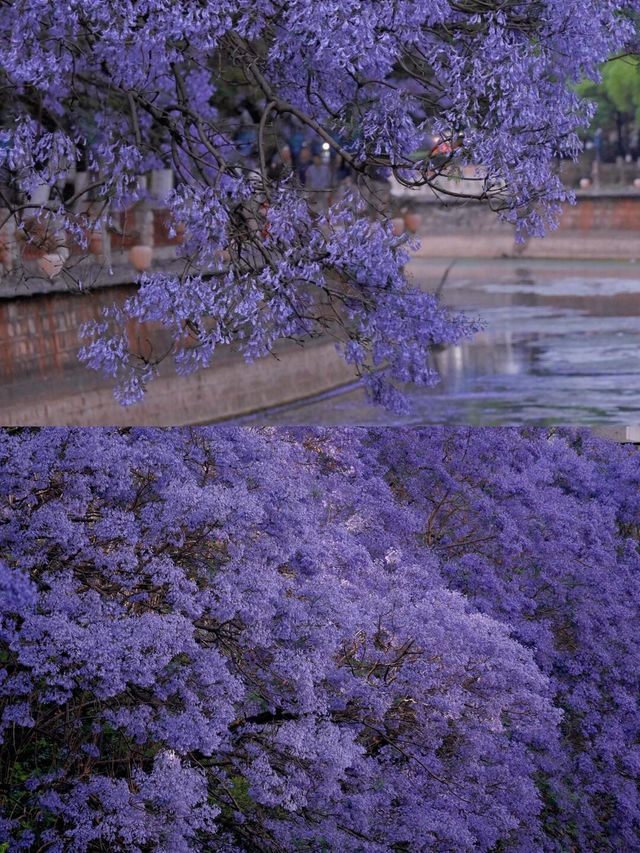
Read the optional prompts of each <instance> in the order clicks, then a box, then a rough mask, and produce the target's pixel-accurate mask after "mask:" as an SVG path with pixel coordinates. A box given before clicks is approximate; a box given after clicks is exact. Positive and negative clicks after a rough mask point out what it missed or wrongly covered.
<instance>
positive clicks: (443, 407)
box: [251, 247, 640, 426]
mask: <svg viewBox="0 0 640 853" xmlns="http://www.w3.org/2000/svg"><path fill="white" fill-rule="evenodd" d="M639 250H640V247H639ZM639 254H640V251H639ZM447 266H448V262H446V261H442V260H437V261H428V260H414V261H412V263H411V267H410V269H411V274H412V276H413V278H414V279H415V280H416V281H419V282H420V284H421V285H422V286H424V287H426V288H428V289H430V290H435V289H436V288H437V287H438V284H439V283H440V282H441V280H442V276H443V273H444V271H445V269H446V267H447ZM442 298H443V301H445V302H446V303H447V304H449V305H451V306H454V307H456V308H458V309H461V310H465V311H466V312H467V313H469V314H470V315H472V316H477V317H481V318H482V320H483V321H484V323H485V331H483V332H481V333H479V334H477V335H476V336H475V337H474V338H473V339H472V340H470V341H467V342H465V343H463V344H461V345H460V346H456V347H449V348H447V349H446V350H444V351H441V352H438V353H436V354H434V356H433V358H434V363H435V365H436V366H437V368H438V370H439V372H440V375H441V377H442V379H441V382H440V384H439V385H438V386H436V387H435V388H432V389H414V390H411V391H410V392H409V395H410V398H411V401H412V404H413V411H412V413H411V414H410V415H409V416H407V417H398V416H397V415H393V414H390V413H389V412H386V411H384V410H381V409H378V408H375V407H371V406H369V405H368V404H367V402H366V400H365V397H364V393H363V391H362V389H361V388H357V387H356V388H351V389H349V390H346V391H341V392H336V393H333V394H329V395H325V396H324V397H323V398H320V399H315V400H312V401H308V402H305V403H302V404H297V405H294V406H287V407H283V408H281V409H278V410H273V411H270V412H267V413H261V414H260V415H255V416H253V417H252V419H251V420H252V421H253V422H259V423H265V424H266V423H269V424H326V425H337V424H366V425H373V424H380V425H383V424H474V425H496V426H497V425H525V424H530V425H538V426H546V425H550V424H573V425H591V426H596V425H607V424H611V425H613V424H624V425H632V424H639V423H640V263H635V262H628V261H625V262H620V263H615V262H611V261H602V262H599V261H588V262H576V261H557V260H553V261H552V260H539V259H526V260H525V259H522V260H512V259H504V260H498V261H496V260H468V259H464V260H462V259H461V260H459V261H457V262H456V263H455V264H454V266H453V267H452V268H451V270H450V272H449V274H448V277H447V279H446V282H445V284H444V287H443V289H442Z"/></svg>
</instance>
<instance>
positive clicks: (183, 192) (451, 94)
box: [0, 0, 637, 403]
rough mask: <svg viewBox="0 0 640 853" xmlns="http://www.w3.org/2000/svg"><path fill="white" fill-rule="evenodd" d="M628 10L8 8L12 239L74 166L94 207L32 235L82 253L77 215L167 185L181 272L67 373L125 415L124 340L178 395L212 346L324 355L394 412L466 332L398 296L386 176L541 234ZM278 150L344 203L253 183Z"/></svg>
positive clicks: (627, 32)
mask: <svg viewBox="0 0 640 853" xmlns="http://www.w3.org/2000/svg"><path fill="white" fill-rule="evenodd" d="M635 11H637V0H536V2H520V0H482V2H480V0H463V1H462V2H461V1H460V0H377V2H375V3H372V2H366V0H314V2H312V3H309V2H307V0H260V2H256V0H233V2H230V0H202V2H174V0H171V2H167V0H145V2H136V3H131V2H129V0H109V2H95V0H70V2H65V3H59V2H53V0H5V2H3V3H2V15H1V16H0V86H1V87H2V91H3V93H4V97H3V103H2V107H1V114H0V135H1V141H2V145H1V146H0V166H3V167H4V168H5V169H7V170H9V171H10V173H11V175H12V181H13V186H14V189H15V190H16V192H17V195H16V197H15V198H14V199H10V198H8V197H6V198H5V199H4V202H3V204H2V206H4V207H8V208H9V209H10V210H11V211H12V212H13V213H14V214H16V215H17V216H18V224H19V227H21V226H22V224H23V222H24V219H25V218H28V217H29V216H33V214H34V207H35V208H36V209H37V208H38V207H39V205H38V204H35V203H34V202H33V201H31V200H30V193H31V192H32V191H34V190H35V188H37V187H38V186H39V185H42V184H43V183H44V184H49V185H51V186H53V185H54V184H55V183H56V181H57V180H59V179H60V178H61V177H62V176H64V174H65V172H66V171H67V170H68V169H69V168H70V166H72V165H73V164H75V163H76V162H78V161H82V163H83V164H84V167H85V168H87V169H88V170H89V171H90V173H91V174H92V175H93V179H92V188H91V191H90V190H89V188H86V190H82V191H81V194H80V197H78V196H77V195H76V196H74V197H73V198H71V199H68V198H67V199H65V198H64V197H63V194H62V193H61V192H60V191H55V190H54V191H53V192H52V196H51V198H50V201H49V204H48V205H47V208H46V210H47V211H48V212H42V213H41V214H40V217H41V219H40V232H38V233H41V231H42V228H44V229H45V231H46V232H47V233H48V234H49V235H51V234H52V233H62V232H63V231H65V230H66V232H67V233H72V234H75V236H76V238H77V240H78V241H79V242H82V241H83V240H85V242H86V239H87V238H86V228H85V227H84V226H85V225H86V223H83V222H82V221H80V220H81V218H80V219H79V218H78V215H77V203H78V201H79V200H80V201H82V197H83V195H84V197H89V196H90V195H91V197H92V198H93V199H94V201H96V202H98V204H94V205H93V208H92V210H93V215H101V216H103V217H106V218H108V217H109V216H110V215H113V214H114V212H115V211H116V210H118V209H120V208H122V207H123V206H126V205H128V204H130V203H131V202H132V201H133V200H135V199H136V198H137V197H138V195H139V192H140V190H139V188H138V180H137V179H138V176H139V175H140V174H142V173H144V172H146V171H148V170H149V169H153V168H158V167H163V166H164V167H169V168H172V169H174V171H175V172H176V174H177V175H178V178H179V185H178V187H177V188H176V190H175V191H174V193H173V194H172V195H171V196H170V198H169V200H168V204H169V207H170V209H171V211H172V213H173V216H174V218H175V227H176V228H178V227H181V226H184V227H185V229H186V240H185V243H184V246H183V249H182V260H183V264H182V267H181V270H180V271H177V272H173V273H166V272H164V273H153V274H147V275H145V276H144V277H143V278H142V280H141V283H140V289H139V291H138V293H137V295H136V296H135V297H134V298H132V299H131V300H130V301H129V302H128V303H127V304H126V306H125V307H124V308H123V309H120V310H115V309H114V310H113V311H112V312H110V313H109V312H108V315H107V316H105V318H104V322H101V323H98V324H97V325H94V326H92V327H91V328H89V329H87V335H88V337H89V341H88V343H87V346H86V349H85V351H84V355H83V357H84V358H85V360H86V361H87V363H88V364H90V365H91V366H93V367H95V368H98V369H102V370H105V371H107V372H108V373H109V374H111V375H113V376H114V378H116V379H117V381H118V383H119V385H118V387H119V391H118V393H119V395H120V397H121V398H122V400H123V401H125V402H131V401H134V400H137V399H139V398H140V397H141V395H142V394H143V393H144V389H145V387H146V384H147V383H148V381H149V380H150V379H151V378H152V377H153V376H154V375H155V373H156V371H157V364H158V360H159V359H160V357H161V355H162V353H158V352H153V353H149V351H148V350H145V349H144V348H143V349H142V350H138V351H131V349H130V345H129V341H128V339H127V336H126V334H125V329H126V326H127V323H129V324H130V323H131V321H132V320H134V321H136V322H138V321H140V322H155V323H160V324H161V325H163V326H165V327H166V329H167V331H168V333H169V335H170V338H171V344H172V347H171V351H172V352H173V355H174V357H175V361H176V366H177V369H178V370H179V371H181V372H188V371H192V370H195V369H197V368H198V367H200V366H202V365H207V364H209V363H210V361H211V359H212V357H213V354H214V351H215V349H216V347H218V346H219V345H220V344H232V345H234V346H236V347H237V348H238V349H239V350H240V351H242V352H243V353H244V355H245V357H246V358H247V359H253V358H256V357H260V356H262V355H264V354H266V353H268V352H269V351H270V350H271V348H272V346H273V344H274V342H275V341H277V340H278V339H282V338H293V339H296V340H299V339H302V340H305V339H307V338H308V337H309V336H313V335H318V334H326V333H327V332H330V333H331V334H335V335H336V337H337V339H338V342H339V346H340V348H341V351H342V352H343V354H344V356H345V358H346V359H347V360H348V361H349V362H351V363H354V364H355V365H356V366H357V367H358V369H359V370H360V371H361V372H362V373H363V374H364V375H365V376H366V377H368V378H369V388H370V391H371V392H372V394H373V395H374V397H376V398H378V399H381V400H382V401H383V402H386V403H392V402H393V399H394V397H393V392H392V390H391V389H392V387H393V386H394V383H397V382H405V381H413V382H418V383H427V384H429V383H432V382H433V381H434V374H433V372H432V371H430V370H429V369H428V368H427V367H426V358H427V355H428V352H429V349H430V347H431V346H432V345H433V344H439V343H443V342H447V341H453V340H457V339H458V338H459V337H460V336H461V335H463V334H465V333H468V332H470V331H471V329H472V326H470V325H469V324H466V323H464V322H463V321H462V320H460V319H455V318H453V317H451V316H449V315H448V314H447V313H446V312H445V311H443V309H442V308H440V307H439V306H438V304H437V302H436V301H435V300H434V299H433V297H432V296H431V295H429V294H425V293H421V292H420V291H419V290H416V289H413V288H412V287H411V286H410V285H409V284H408V283H407V280H406V278H405V274H404V272H403V265H404V263H405V261H406V259H407V252H406V248H407V244H406V240H405V239H404V238H399V237H397V236H395V235H394V234H393V232H392V229H391V227H390V226H389V225H388V224H386V223H385V221H384V217H383V218H382V219H381V218H380V217H376V216H375V213H376V208H378V207H379V205H378V198H379V195H380V187H381V183H384V181H385V180H386V176H387V175H390V174H391V173H393V175H394V176H395V178H396V179H398V180H399V181H400V182H402V183H403V184H405V185H407V186H421V185H425V184H426V185H430V186H438V187H439V188H440V189H439V192H442V191H443V190H442V183H441V182H440V180H439V179H440V177H441V175H442V174H445V175H449V176H453V177H455V176H456V175H459V174H460V170H461V169H462V168H463V167H465V166H466V167H478V173H477V181H478V185H479V187H480V188H481V189H480V190H479V194H480V195H481V196H482V197H483V198H485V199H487V200H489V201H490V203H491V204H492V206H494V207H495V208H496V209H499V210H501V211H502V214H503V215H504V216H506V217H507V218H508V219H510V220H512V221H518V222H519V223H520V226H521V228H522V229H524V230H530V231H533V232H534V233H541V232H542V230H543V229H544V227H545V223H546V222H548V221H553V219H554V217H555V215H556V213H557V209H558V202H559V201H560V200H561V199H562V198H563V197H564V191H563V189H562V186H561V184H560V182H559V179H558V177H557V175H556V174H555V171H554V166H553V164H554V158H557V157H558V156H572V155H573V154H575V153H576V152H577V150H578V147H579V143H578V140H577V136H576V130H577V128H578V127H579V126H580V125H584V123H585V121H586V120H587V118H588V109H585V107H584V105H583V104H581V103H580V101H579V99H578V98H577V96H576V94H575V88H574V84H575V83H576V82H577V81H578V80H580V79H581V78H582V77H583V76H585V75H587V76H590V77H593V76H596V75H597V68H598V64H599V63H600V62H602V61H603V60H605V59H606V58H607V56H609V55H610V54H611V52H613V51H615V50H617V49H619V48H620V47H621V46H622V45H623V44H625V42H627V41H628V40H629V39H630V38H631V36H632V32H633V17H632V16H633V14H634V12H635ZM291 133H293V134H294V135H295V134H297V135H298V136H302V137H305V138H307V139H308V140H309V141H313V142H314V144H315V143H318V144H321V145H324V147H325V148H326V149H327V150H328V151H329V152H330V153H331V157H332V158H333V160H334V162H339V163H340V164H342V167H344V169H346V170H347V172H348V173H349V174H350V175H351V176H352V191H351V193H352V196H353V197H352V198H349V197H348V196H349V194H348V193H347V197H343V198H341V199H339V200H335V201H334V203H333V204H332V205H330V206H329V208H328V209H327V208H326V206H325V207H324V208H323V209H321V210H318V209H317V208H315V207H314V205H313V204H310V203H309V202H310V200H309V198H308V197H306V196H305V194H304V193H302V192H301V187H300V186H298V184H297V182H296V181H295V180H294V178H293V177H292V175H291V172H290V170H289V169H288V168H286V167H285V163H284V162H281V163H280V166H281V167H282V168H277V169H275V170H274V169H272V168H271V167H270V166H271V159H270V158H271V155H272V153H273V152H274V151H276V150H277V149H278V148H280V146H281V145H282V144H283V141H284V140H285V139H286V138H287V134H291ZM429 140H431V141H429ZM433 140H439V142H438V144H436V143H434V142H433ZM442 140H444V142H443V141H442ZM443 151H445V152H446V153H445V154H444V155H443V154H442V152H443ZM276 160H277V157H276ZM556 162H557V161H556ZM448 191H449V192H453V194H454V195H455V194H456V191H455V190H451V184H449V190H448ZM359 196H362V204H361V209H358V205H357V203H356V202H357V199H358V197H359ZM354 199H355V200H354ZM354 205H355V208H354ZM71 211H73V213H72V212H71ZM367 213H368V214H372V215H369V216H364V218H363V214H367ZM42 218H44V220H45V222H44V224H43V221H42ZM56 229H57V230H56ZM36 230H37V229H36ZM79 285H80V286H82V285H83V283H82V282H79ZM372 367H375V368H383V370H382V372H377V373H375V374H373V375H372V374H371V373H370V370H371V368H372ZM371 377H373V378H371Z"/></svg>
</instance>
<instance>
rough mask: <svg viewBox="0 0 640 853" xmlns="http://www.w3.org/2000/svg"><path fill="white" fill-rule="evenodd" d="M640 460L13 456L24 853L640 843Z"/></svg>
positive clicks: (274, 434)
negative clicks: (639, 783)
mask: <svg viewBox="0 0 640 853" xmlns="http://www.w3.org/2000/svg"><path fill="white" fill-rule="evenodd" d="M639 530H640V458H639V457H638V454H637V452H636V451H634V450H629V449H627V448H621V447H617V446H615V445H612V444H609V443H607V442H603V441H600V440H596V439H594V438H593V437H591V436H590V435H588V434H573V433H566V434H562V435H556V434H547V433H545V432H542V431H522V432H520V431H516V430H486V431H483V430H465V429H456V430H441V429H431V430H424V431H403V430H398V431H394V430H388V431H382V432H377V431H367V430H334V431H330V432H329V431H322V430H296V431H284V430H266V429H263V430H243V429H230V430H203V429H200V430H175V431H154V430H123V431H116V430H86V431H74V430H44V431H37V430H24V431H5V432H4V433H2V434H0V720H1V721H2V722H1V731H2V735H1V738H2V744H1V746H0V768H1V772H2V777H3V778H2V783H3V788H2V790H3V792H5V793H4V794H3V797H4V799H3V801H2V812H1V815H0V844H1V843H2V842H3V841H9V843H10V846H11V849H21V848H22V849H43V850H50V851H62V850H71V851H85V850H105V851H106V850H109V851H113V850H126V851H135V850H139V851H142V850H172V851H174V850H175V851H180V850H184V851H188V850H200V851H205V850H211V849H216V850H221V851H236V853H240V851H256V850H261V851H290V850H308V851H325V850H335V851H354V853H355V851H364V853H367V851H380V853H382V851H425V853H426V851H432V850H440V851H456V853H457V851H495V850H498V849H499V850H504V851H531V853H534V851H536V853H537V851H540V850H548V851H562V850H568V849H575V850H580V851H591V850H602V851H611V853H613V851H620V850H626V849H628V850H632V849H637V848H638V846H639V844H640V828H639V827H640V824H639V818H640V811H639V806H640V804H639V797H638V790H637V777H638V769H639V766H638V765H639V759H640V755H639V748H638V735H639V728H640V716H639V708H638V686H639V685H638V672H639V666H638V664H639V663H640V656H639V644H640V631H638V626H639V620H638V601H639V600H640V589H639V568H640V565H639V563H640V557H639V553H638V538H639Z"/></svg>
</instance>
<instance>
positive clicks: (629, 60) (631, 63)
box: [578, 56, 640, 130]
mask: <svg viewBox="0 0 640 853" xmlns="http://www.w3.org/2000/svg"><path fill="white" fill-rule="evenodd" d="M578 92H579V94H580V95H581V96H582V97H584V98H586V99H588V100H590V101H594V102H595V104H596V114H595V116H594V120H593V124H592V127H594V128H595V127H601V128H603V130H607V129H612V128H614V127H615V125H616V113H621V114H622V116H624V118H625V119H627V120H631V121H634V122H636V123H637V124H640V56H624V57H620V58H618V59H613V60H611V61H610V62H607V63H606V64H605V65H604V67H603V69H602V80H601V81H600V82H599V83H596V82H594V81H593V80H584V81H583V82H582V83H581V84H580V85H579V86H578Z"/></svg>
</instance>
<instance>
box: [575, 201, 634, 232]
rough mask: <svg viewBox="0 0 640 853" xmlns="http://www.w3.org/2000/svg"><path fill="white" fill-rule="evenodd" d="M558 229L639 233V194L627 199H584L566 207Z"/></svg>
mask: <svg viewBox="0 0 640 853" xmlns="http://www.w3.org/2000/svg"><path fill="white" fill-rule="evenodd" d="M560 228H563V229H567V230H578V231H590V230H594V231H596V232H597V231H640V193H639V194H638V196H637V197H635V196H630V197H629V198H624V197H620V198H606V197H605V198H597V197H596V198H584V197H581V198H579V199H578V202H577V204H576V205H574V206H571V205H566V206H565V209H564V212H563V214H562V219H561V221H560Z"/></svg>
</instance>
